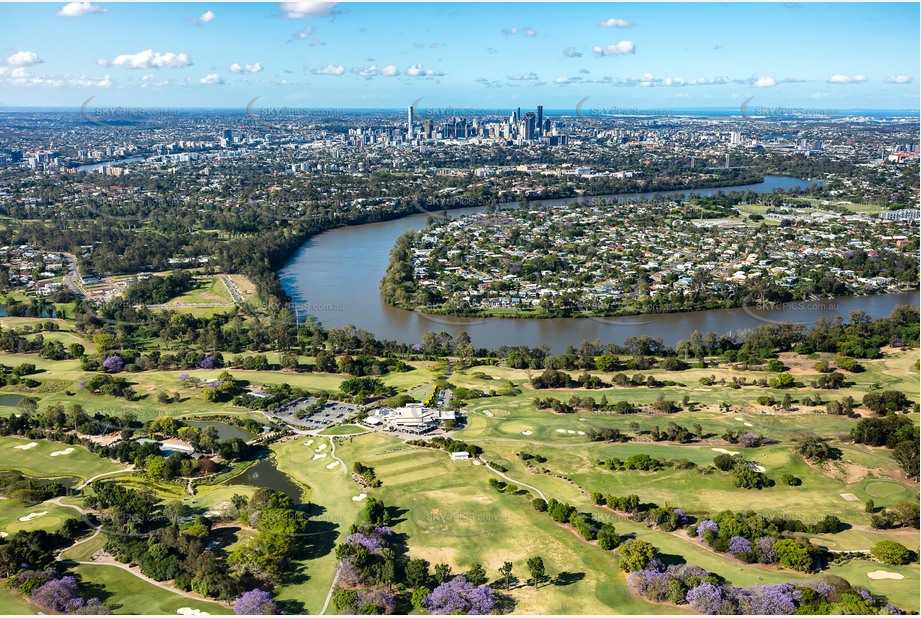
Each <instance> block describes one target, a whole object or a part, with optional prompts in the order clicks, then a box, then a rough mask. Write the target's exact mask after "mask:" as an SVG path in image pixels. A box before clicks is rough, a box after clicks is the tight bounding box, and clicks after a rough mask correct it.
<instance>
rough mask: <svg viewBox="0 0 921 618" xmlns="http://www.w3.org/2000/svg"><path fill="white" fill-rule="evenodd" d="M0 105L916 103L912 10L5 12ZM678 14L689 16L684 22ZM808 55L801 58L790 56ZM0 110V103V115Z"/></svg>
mask: <svg viewBox="0 0 921 618" xmlns="http://www.w3.org/2000/svg"><path fill="white" fill-rule="evenodd" d="M0 14H2V15H3V17H4V19H3V20H2V25H0V37H2V38H3V40H4V41H5V42H6V43H5V44H4V47H3V48H2V49H0V105H2V106H3V107H7V108H11V107H57V108H79V107H80V106H81V105H83V104H84V103H85V102H86V101H87V100H88V99H89V98H90V97H93V103H92V104H93V105H94V106H98V107H105V106H110V107H114V106H136V107H139V108H142V107H158V106H160V107H173V108H222V109H245V108H246V106H247V105H249V104H251V102H253V101H254V100H256V101H257V103H256V105H258V106H276V107H282V106H284V107H290V108H324V107H325V108H336V109H341V110H348V109H355V110H360V109H403V110H405V109H406V107H407V106H408V105H411V104H413V103H414V102H417V101H420V100H422V101H423V102H421V103H416V105H417V106H419V107H429V108H432V107H449V106H453V107H458V108H464V109H467V110H475V109H489V108H501V109H513V108H515V107H518V106H520V107H523V108H528V109H533V108H534V106H535V105H536V104H537V103H538V102H541V103H542V104H543V105H544V108H545V109H546V110H547V111H548V112H551V111H553V110H575V109H578V108H579V107H580V105H587V106H591V107H620V108H623V109H633V108H641V109H642V108H648V109H650V110H655V109H659V110H661V109H671V110H681V109H733V108H735V109H738V108H739V107H740V106H741V105H742V104H743V103H745V102H746V101H748V102H749V104H750V105H752V106H769V107H770V106H785V107H793V108H799V109H803V110H810V109H825V110H859V109H880V110H885V109H890V110H915V109H917V108H918V101H919V96H918V89H917V82H916V80H917V78H918V61H917V58H916V57H915V56H914V54H908V53H905V50H906V49H917V48H918V46H919V36H918V32H917V28H915V27H914V24H916V23H917V21H918V16H919V8H918V6H917V5H916V4H908V3H904V4H900V3H889V4H873V5H869V4H790V3H787V4H729V5H716V4H697V5H679V4H637V3H633V4H616V5H612V4H601V3H598V4H594V3H588V4H575V5H565V6H562V5H560V4H552V3H548V4H530V5H527V6H526V7H525V5H522V4H515V3H505V4H470V5H459V4H454V3H444V4H439V3H431V4H429V3H425V4H423V3H419V4H413V3H409V4H369V3H315V2H311V3H280V4H279V3H271V4H270V3H245V4H233V5H228V4H220V3H194V4H183V3H177V4H170V5H157V6H153V5H139V4H118V3H95V4H93V3H71V4H63V3H60V4H38V5H24V4H5V5H2V8H0ZM688 24H692V26H689V25H688ZM804 57H809V58H810V60H809V63H808V65H804V63H803V62H802V58H804ZM0 109H2V107H0Z"/></svg>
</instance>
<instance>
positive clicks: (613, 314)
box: [400, 286, 919, 320]
mask: <svg viewBox="0 0 921 618" xmlns="http://www.w3.org/2000/svg"><path fill="white" fill-rule="evenodd" d="M918 290H919V288H918V287H917V286H914V287H909V288H902V289H899V290H898V291H885V290H883V291H879V292H871V293H867V294H840V295H837V296H824V297H820V296H814V297H812V298H808V299H799V300H792V299H791V300H788V301H776V302H774V301H771V302H768V303H761V302H759V301H757V300H754V299H751V298H744V299H739V300H738V301H735V302H734V301H732V300H730V301H725V300H724V301H720V302H713V303H696V304H687V305H684V306H681V307H675V306H674V305H651V306H649V307H647V308H644V309H643V310H638V309H637V307H636V306H634V305H629V306H624V307H619V308H617V309H616V310H613V311H586V310H581V309H578V308H577V309H574V310H572V311H570V312H567V311H565V310H563V311H559V312H548V311H544V310H543V309H540V308H539V307H538V308H531V309H483V310H478V311H466V312H452V311H450V310H449V309H440V308H439V307H416V308H411V307H400V308H401V309H406V310H408V311H415V312H417V313H422V314H425V315H428V316H433V317H435V316H446V317H447V316H450V317H459V318H473V319H476V318H490V319H492V318H496V319H500V320H552V319H582V318H585V319H592V318H625V317H629V318H635V319H638V320H640V319H643V318H644V317H647V316H662V315H669V314H682V313H697V312H703V311H715V310H718V309H750V310H752V311H763V310H764V309H765V308H766V307H769V306H771V305H774V306H802V307H804V308H805V307H809V306H815V307H821V306H822V305H824V304H831V303H834V301H837V300H839V299H844V298H862V297H866V296H884V295H889V294H908V293H912V292H918Z"/></svg>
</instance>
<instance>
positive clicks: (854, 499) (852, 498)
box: [838, 494, 860, 502]
mask: <svg viewBox="0 0 921 618" xmlns="http://www.w3.org/2000/svg"><path fill="white" fill-rule="evenodd" d="M838 495H839V496H841V497H842V498H844V499H845V500H847V501H848V502H857V501H858V500H860V498H858V497H857V496H855V495H854V494H838Z"/></svg>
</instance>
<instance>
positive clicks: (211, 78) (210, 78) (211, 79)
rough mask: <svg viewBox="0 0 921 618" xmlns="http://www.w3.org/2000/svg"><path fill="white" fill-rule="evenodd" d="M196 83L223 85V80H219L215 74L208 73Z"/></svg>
mask: <svg viewBox="0 0 921 618" xmlns="http://www.w3.org/2000/svg"><path fill="white" fill-rule="evenodd" d="M198 83H199V84H205V85H207V86H210V85H214V84H223V83H224V80H223V79H221V76H220V75H218V74H217V73H208V74H207V75H205V76H204V77H202V78H201V79H200V80H198Z"/></svg>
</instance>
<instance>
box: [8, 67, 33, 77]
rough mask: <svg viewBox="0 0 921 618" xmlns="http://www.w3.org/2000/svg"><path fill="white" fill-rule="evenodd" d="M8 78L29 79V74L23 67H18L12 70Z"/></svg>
mask: <svg viewBox="0 0 921 618" xmlns="http://www.w3.org/2000/svg"><path fill="white" fill-rule="evenodd" d="M10 77H12V78H13V79H25V78H26V77H29V73H28V71H26V70H25V68H24V67H19V68H18V69H13V70H12V71H11V72H10Z"/></svg>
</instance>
